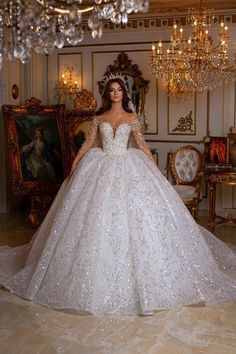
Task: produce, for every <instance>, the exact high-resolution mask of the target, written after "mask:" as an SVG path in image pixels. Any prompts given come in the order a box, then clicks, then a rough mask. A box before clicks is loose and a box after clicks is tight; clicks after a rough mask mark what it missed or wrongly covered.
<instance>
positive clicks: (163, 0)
mask: <svg viewBox="0 0 236 354" xmlns="http://www.w3.org/2000/svg"><path fill="white" fill-rule="evenodd" d="M200 2H201V1H200V0H150V1H149V3H150V6H149V13H153V14H157V13H158V14H165V13H179V12H185V11H187V10H188V8H189V7H193V6H199V5H200ZM202 4H203V6H204V7H209V8H214V10H232V11H234V12H235V10H236V0H217V1H213V0H205V1H202Z"/></svg>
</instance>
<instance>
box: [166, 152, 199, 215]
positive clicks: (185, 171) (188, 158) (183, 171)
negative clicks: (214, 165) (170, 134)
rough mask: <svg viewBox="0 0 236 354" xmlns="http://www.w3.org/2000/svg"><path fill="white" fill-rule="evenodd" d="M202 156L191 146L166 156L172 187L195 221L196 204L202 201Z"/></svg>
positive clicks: (196, 213)
mask: <svg viewBox="0 0 236 354" xmlns="http://www.w3.org/2000/svg"><path fill="white" fill-rule="evenodd" d="M203 167H204V154H202V153H201V152H200V151H198V150H197V149H196V148H195V147H193V146H191V145H186V146H182V147H180V148H178V149H177V150H175V151H174V152H171V153H169V154H168V166H167V168H168V171H169V172H170V173H171V175H172V179H173V187H174V188H175V190H176V192H177V193H178V194H179V196H180V198H181V199H182V201H183V202H184V204H185V205H186V206H187V207H189V208H190V210H191V214H192V216H193V217H194V219H196V217H197V215H198V204H199V202H200V201H201V199H202V195H201V189H200V183H201V179H202V178H203Z"/></svg>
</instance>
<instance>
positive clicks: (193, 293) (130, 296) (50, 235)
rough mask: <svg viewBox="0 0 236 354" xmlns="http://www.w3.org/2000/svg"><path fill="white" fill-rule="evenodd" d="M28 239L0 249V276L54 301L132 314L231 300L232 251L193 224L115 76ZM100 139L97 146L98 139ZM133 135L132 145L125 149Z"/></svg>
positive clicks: (234, 291)
mask: <svg viewBox="0 0 236 354" xmlns="http://www.w3.org/2000/svg"><path fill="white" fill-rule="evenodd" d="M104 86H105V88H104V92H103V95H102V98H103V103H102V106H101V108H100V109H99V110H98V112H97V113H96V116H95V118H94V119H93V122H92V125H91V130H90V134H89V136H88V138H87V140H86V141H85V143H84V144H83V146H82V147H81V149H80V151H79V152H78V154H77V156H76V158H75V160H74V162H73V165H72V168H71V172H70V176H69V177H68V178H67V179H66V180H65V181H64V183H63V184H62V186H61V188H60V190H59V192H58V194H57V196H56V198H55V200H54V203H53V204H52V206H51V209H50V210H49V212H48V215H47V217H46V218H45V220H44V222H43V223H42V225H41V227H40V228H39V230H38V231H37V233H36V234H35V235H34V237H33V239H32V240H31V242H30V243H29V244H28V245H23V246H20V247H17V248H9V247H1V248H0V283H1V284H2V285H4V286H5V287H6V288H8V289H10V291H11V292H13V293H15V294H17V295H18V296H21V297H23V298H25V299H29V300H32V301H34V302H36V303H40V304H43V305H46V306H48V307H51V308H55V309H75V310H78V311H82V312H86V313H93V314H122V315H136V314H137V315H138V314H141V315H142V314H144V315H145V314H152V313H153V312H154V311H157V310H162V309H169V308H173V307H177V306H187V305H193V304H212V303H216V302H221V301H226V300H230V299H233V298H236V274H235V270H236V255H235V254H234V252H233V251H232V250H231V249H230V248H229V247H227V246H226V245H225V244H224V243H222V242H221V241H220V240H218V239H217V238H216V237H214V236H213V235H212V234H211V233H210V232H208V231H207V230H205V229H204V228H202V227H200V226H199V225H198V224H196V223H195V221H194V220H193V218H192V216H191V215H190V213H189V212H188V210H187V209H186V207H185V205H184V204H183V203H182V201H181V199H180V198H179V196H178V195H177V194H176V192H175V191H174V189H173V188H172V186H171V184H170V183H169V182H168V181H167V180H166V178H165V177H164V176H163V175H162V174H161V172H160V171H159V170H158V168H157V166H156V164H155V161H154V160H153V158H152V154H151V152H150V150H149V148H148V146H147V145H146V143H145V141H144V138H143V136H142V134H141V130H140V125H139V121H138V119H137V117H136V116H135V115H134V113H133V112H132V109H130V108H129V106H130V98H129V96H128V93H127V88H126V85H125V82H124V79H123V78H122V77H121V76H117V77H111V78H108V79H107V80H106V83H105V85H104ZM97 138H100V140H101V142H102V148H100V147H95V144H96V141H97ZM130 138H132V139H133V140H134V143H135V144H136V148H134V147H130V148H128V141H129V139H130Z"/></svg>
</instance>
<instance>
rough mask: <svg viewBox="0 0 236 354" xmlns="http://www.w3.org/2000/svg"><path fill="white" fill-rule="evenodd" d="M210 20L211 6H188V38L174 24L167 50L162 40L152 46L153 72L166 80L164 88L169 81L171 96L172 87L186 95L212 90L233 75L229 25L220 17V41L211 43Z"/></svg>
mask: <svg viewBox="0 0 236 354" xmlns="http://www.w3.org/2000/svg"><path fill="white" fill-rule="evenodd" d="M213 20H214V16H213V15H212V9H206V8H203V7H202V6H200V7H199V8H191V9H189V11H188V18H187V23H189V24H191V27H192V31H191V33H190V35H189V37H188V39H185V38H184V33H183V28H182V27H180V28H179V29H178V26H177V24H174V26H173V32H172V35H171V38H170V43H169V45H168V48H167V50H166V52H165V53H164V51H163V44H162V42H161V41H160V42H159V43H158V45H157V46H156V45H153V46H152V55H151V57H150V65H151V67H152V73H153V74H154V75H155V76H156V77H157V78H158V79H159V78H163V79H164V80H165V81H166V82H167V90H168V85H169V83H171V87H172V89H173V91H172V93H170V92H169V94H171V96H174V92H175V91H176V92H178V94H179V96H180V92H181V90H182V92H183V94H184V95H185V96H186V97H187V96H189V94H190V93H191V92H202V91H204V90H212V89H214V88H215V87H217V86H221V85H222V84H224V83H227V82H228V81H229V80H232V79H234V78H235V74H236V55H234V62H233V63H232V64H231V65H230V64H229V58H228V49H229V43H230V40H229V36H228V27H227V26H226V25H225V24H224V22H223V21H221V23H220V30H219V34H218V40H219V42H218V43H217V44H215V45H213V40H212V38H211V36H210V35H209V27H210V26H211V24H212V22H213ZM174 88H175V89H174ZM176 88H177V89H176ZM178 88H180V89H178Z"/></svg>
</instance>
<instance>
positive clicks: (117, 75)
mask: <svg viewBox="0 0 236 354" xmlns="http://www.w3.org/2000/svg"><path fill="white" fill-rule="evenodd" d="M113 79H119V80H121V81H122V82H123V84H124V86H125V88H126V90H127V92H128V91H129V90H128V81H127V79H126V78H125V77H124V75H122V74H121V73H119V72H117V73H115V74H110V75H108V76H106V77H105V78H104V79H103V80H101V81H98V84H99V86H100V87H101V88H102V89H101V92H100V93H101V95H103V94H104V92H105V89H106V86H107V84H108V82H109V81H110V80H113Z"/></svg>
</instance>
